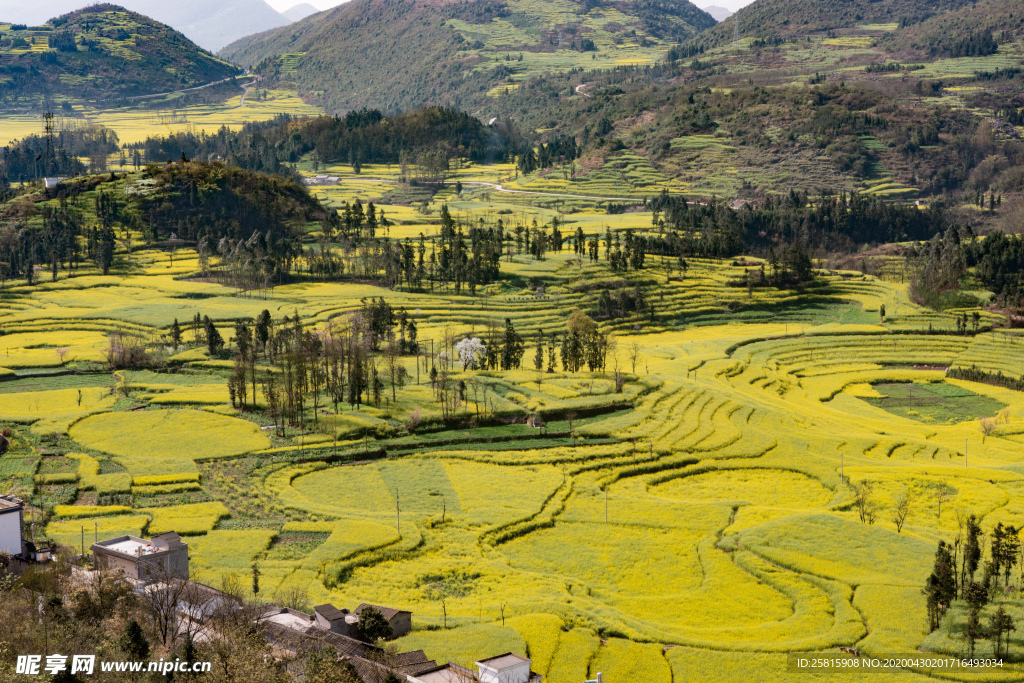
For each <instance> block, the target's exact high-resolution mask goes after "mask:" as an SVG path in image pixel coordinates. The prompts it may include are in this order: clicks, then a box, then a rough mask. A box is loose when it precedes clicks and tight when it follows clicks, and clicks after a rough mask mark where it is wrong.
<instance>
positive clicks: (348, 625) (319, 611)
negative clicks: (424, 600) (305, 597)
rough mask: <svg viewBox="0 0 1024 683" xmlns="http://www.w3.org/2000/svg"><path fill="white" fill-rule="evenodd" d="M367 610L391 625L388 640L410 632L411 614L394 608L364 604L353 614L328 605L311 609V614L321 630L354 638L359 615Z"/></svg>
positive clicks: (357, 627) (357, 628) (356, 632)
mask: <svg viewBox="0 0 1024 683" xmlns="http://www.w3.org/2000/svg"><path fill="white" fill-rule="evenodd" d="M368 608H373V609H376V610H377V611H378V612H380V613H381V615H382V616H383V617H384V619H385V620H387V622H388V623H389V624H390V625H391V638H389V640H390V639H394V638H401V637H402V636H404V635H405V634H407V633H409V631H411V630H412V612H409V611H407V610H402V609H395V608H394V607H383V606H381V605H371V604H368V603H365V602H364V603H363V604H361V605H359V607H356V609H355V611H354V612H350V611H349V610H347V609H338V608H337V607H335V606H334V605H331V604H329V603H328V604H325V605H318V606H317V607H314V608H313V614H315V615H316V623H317V625H319V626H320V627H321V628H324V629H327V630H328V631H331V632H332V633H338V634H340V635H343V636H353V637H354V636H356V635H358V630H359V615H360V614H361V613H362V612H363V610H365V609H368Z"/></svg>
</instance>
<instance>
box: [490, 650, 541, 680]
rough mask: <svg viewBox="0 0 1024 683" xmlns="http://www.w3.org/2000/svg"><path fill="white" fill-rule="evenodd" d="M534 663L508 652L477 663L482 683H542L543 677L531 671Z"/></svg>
mask: <svg viewBox="0 0 1024 683" xmlns="http://www.w3.org/2000/svg"><path fill="white" fill-rule="evenodd" d="M531 664H533V661H532V660H530V659H527V658H526V657H523V656H522V655H517V654H515V653H514V652H506V653H505V654H503V655H498V656H497V657H489V658H487V659H483V660H480V661H479V662H477V663H476V667H477V671H478V672H479V673H478V674H477V676H478V677H479V679H480V683H540V682H541V678H542V676H541V675H540V674H537V673H534V672H533V671H531V670H530V665H531Z"/></svg>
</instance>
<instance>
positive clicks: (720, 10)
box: [701, 5, 734, 22]
mask: <svg viewBox="0 0 1024 683" xmlns="http://www.w3.org/2000/svg"><path fill="white" fill-rule="evenodd" d="M701 9H702V10H704V11H705V12H707V13H708V14H710V15H711V16H713V17H714V18H715V21H719V22H722V21H725V20H726V19H728V18H729V17H731V16H732V15H733V14H734V12H733V11H732V10H730V9H726V8H725V7H719V6H718V5H708V6H707V7H701Z"/></svg>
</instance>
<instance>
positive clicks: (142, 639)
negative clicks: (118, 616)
mask: <svg viewBox="0 0 1024 683" xmlns="http://www.w3.org/2000/svg"><path fill="white" fill-rule="evenodd" d="M117 646H118V647H119V648H121V650H122V651H123V652H124V653H125V654H126V655H128V656H129V657H131V658H132V659H136V660H142V659H146V658H147V657H149V641H148V640H146V634H145V633H143V632H142V627H141V626H139V622H138V621H136V620H135V619H134V618H132V619H129V620H128V623H127V624H125V627H124V633H122V634H121V637H120V638H118V640H117Z"/></svg>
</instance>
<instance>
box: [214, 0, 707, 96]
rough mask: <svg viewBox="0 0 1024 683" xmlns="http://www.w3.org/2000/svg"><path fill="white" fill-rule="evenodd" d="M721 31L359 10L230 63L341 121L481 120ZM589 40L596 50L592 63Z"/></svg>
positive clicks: (406, 5)
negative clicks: (374, 110)
mask: <svg viewBox="0 0 1024 683" xmlns="http://www.w3.org/2000/svg"><path fill="white" fill-rule="evenodd" d="M713 25H714V20H713V19H712V18H711V17H710V16H709V15H707V14H706V13H704V12H702V11H701V10H698V9H696V8H695V7H694V6H693V5H691V4H690V3H688V2H685V0H670V1H667V2H660V3H659V2H654V1H652V0H639V1H636V2H629V3H620V4H616V5H615V6H614V7H613V6H610V5H608V6H595V5H586V6H584V5H582V4H579V3H575V2H571V1H560V2H557V3H543V2H536V1H534V0H512V1H511V2H509V3H507V4H501V3H484V2H474V3H468V4H461V5H454V4H453V5H441V6H438V5H434V4H430V3H425V2H417V1H416V0H385V1H383V2H368V1H364V0H354V1H353V2H351V3H347V4H345V5H342V6H340V7H337V8H335V9H334V10H331V11H329V12H327V13H326V14H324V13H321V14H318V15H316V16H315V17H310V18H307V19H305V20H303V21H300V22H298V23H296V24H293V25H291V26H288V27H286V28H282V29H278V30H275V31H269V32H266V33H262V34H259V35H257V36H251V37H249V38H245V39H243V40H240V41H237V42H236V43H233V44H232V45H229V46H228V47H227V48H225V49H224V50H222V51H221V53H220V54H221V55H222V56H224V57H225V58H227V59H230V60H232V61H234V62H236V63H238V64H244V65H249V66H255V67H257V68H258V70H259V71H260V72H261V73H263V74H265V75H271V76H279V77H282V78H285V79H292V78H293V79H294V80H295V81H296V82H297V83H298V84H299V85H300V86H301V88H302V89H303V90H304V91H305V92H306V94H307V95H310V96H312V97H313V98H314V99H316V100H318V101H319V103H321V104H322V105H323V106H324V107H325V108H326V109H328V110H331V111H343V110H347V109H352V108H358V107H362V106H369V107H379V108H382V109H385V110H391V109H409V108H413V107H416V106H420V105H422V104H425V103H430V104H437V103H440V104H454V105H456V106H462V107H464V108H473V107H474V106H475V105H477V104H479V103H480V102H481V101H483V100H484V99H485V95H487V94H488V93H489V92H490V91H491V90H492V89H494V88H495V87H498V86H502V85H503V84H505V85H510V84H514V83H515V82H516V81H518V80H521V79H522V78H524V77H525V76H527V75H531V74H539V73H542V72H543V71H546V70H560V71H564V70H568V69H571V68H574V67H588V68H592V67H593V66H595V64H597V65H601V66H615V65H617V64H621V63H647V62H651V61H654V60H656V59H659V58H660V57H661V56H662V55H663V54H664V53H665V51H667V49H668V47H669V45H670V44H671V43H672V42H674V41H675V40H681V39H685V38H688V37H690V36H692V35H695V34H696V33H697V32H698V31H699V30H702V29H705V28H708V27H710V26H713ZM584 39H587V40H591V41H593V43H594V46H595V48H596V49H595V50H593V51H582V50H581V48H582V47H583V41H584ZM520 54H522V56H523V59H521V60H520V59H519V58H518V57H519V55H520ZM506 56H511V57H513V58H514V60H513V61H509V60H506V59H505V57H506Z"/></svg>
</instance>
